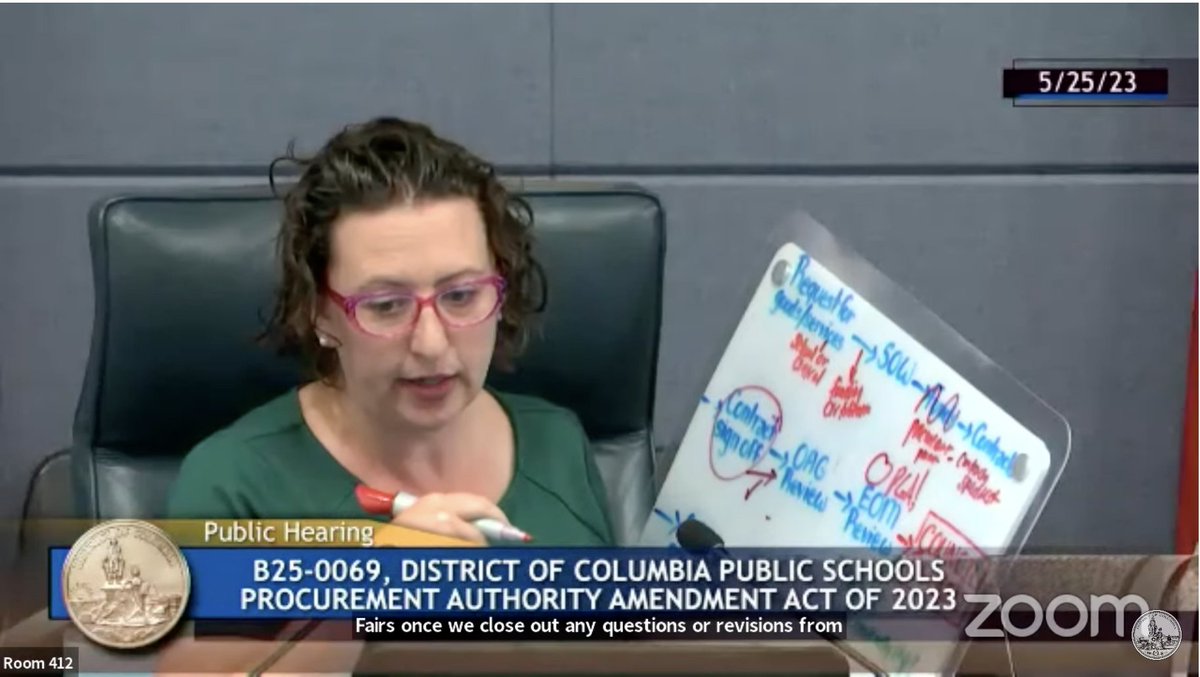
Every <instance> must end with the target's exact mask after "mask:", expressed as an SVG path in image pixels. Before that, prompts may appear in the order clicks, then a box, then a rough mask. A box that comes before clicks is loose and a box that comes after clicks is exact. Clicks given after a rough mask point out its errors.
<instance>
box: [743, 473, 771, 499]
mask: <svg viewBox="0 0 1200 677" xmlns="http://www.w3.org/2000/svg"><path fill="white" fill-rule="evenodd" d="M746 474H747V475H754V476H755V477H757V478H758V480H756V481H755V482H754V485H753V486H751V487H750V488H749V489H747V490H746V496H745V497H744V498H743V499H742V500H743V501H749V500H750V495H751V494H753V493H754V490H755V489H758V488H759V487H765V486H767V485H768V484H770V483H771V482H772V481H774V480H775V478H776V477H778V476H779V473H777V472H775V469H774V468H771V472H763V471H761V470H747V471H746Z"/></svg>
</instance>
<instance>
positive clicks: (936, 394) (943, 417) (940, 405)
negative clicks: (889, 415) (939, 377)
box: [913, 383, 960, 432]
mask: <svg viewBox="0 0 1200 677" xmlns="http://www.w3.org/2000/svg"><path fill="white" fill-rule="evenodd" d="M944 392H945V389H944V388H943V387H942V385H941V384H940V383H939V384H938V385H935V386H931V387H928V388H926V389H925V393H924V394H923V395H921V399H919V400H917V406H915V407H913V413H916V412H918V411H920V410H921V407H927V408H928V411H927V412H926V413H925V422H926V423H928V424H929V425H933V422H934V421H940V422H941V424H942V428H943V429H944V430H945V431H946V432H950V431H951V430H954V425H955V424H956V423H958V418H959V415H960V412H959V410H958V393H954V394H953V395H951V396H950V397H948V398H946V401H945V402H942V395H943V394H944Z"/></svg>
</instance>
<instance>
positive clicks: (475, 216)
mask: <svg viewBox="0 0 1200 677" xmlns="http://www.w3.org/2000/svg"><path fill="white" fill-rule="evenodd" d="M287 159H289V160H293V161H295V162H297V163H298V164H299V165H300V166H301V168H302V172H301V174H300V177H299V180H298V181H297V183H296V184H295V185H294V186H293V187H292V188H291V189H290V190H289V192H288V193H287V195H286V196H285V198H284V200H283V218H282V224H281V229H280V237H279V247H278V258H279V262H280V266H281V270H280V278H279V284H278V289H277V298H276V306H275V311H274V315H273V318H272V322H271V326H270V330H269V335H270V336H272V337H274V338H276V339H278V340H279V341H280V343H281V345H282V346H283V347H285V348H287V349H291V350H293V351H294V352H295V353H297V354H298V355H299V356H301V357H302V358H304V360H305V363H306V364H307V365H308V366H309V367H310V368H311V374H312V378H311V380H310V381H309V382H307V383H306V384H305V385H303V386H301V387H299V388H296V389H294V390H292V391H289V392H288V393H285V394H284V395H282V396H280V397H278V398H277V399H275V400H273V401H271V402H268V403H266V404H264V405H262V406H261V407H259V408H257V409H255V410H254V411H252V412H250V413H249V414H247V415H245V416H244V417H243V418H241V419H240V420H238V421H237V422H235V423H233V424H232V425H231V426H229V427H228V428H226V429H224V430H221V431H219V432H217V433H216V434H214V435H212V436H211V437H209V438H208V439H206V440H204V441H203V442H201V443H200V444H199V445H198V446H197V447H196V448H195V449H193V450H192V451H191V453H190V454H189V455H188V456H187V458H186V459H185V461H184V464H183V467H182V470H181V472H180V476H179V478H178V481H177V483H176V486H175V488H174V490H173V491H172V493H171V497H170V507H169V514H170V516H171V517H173V518H210V519H218V518H277V519H283V518H334V519H338V518H345V519H349V518H365V517H368V515H366V514H365V513H364V512H363V510H362V508H361V507H359V505H358V503H357V501H356V500H355V488H356V487H357V486H358V485H359V484H360V483H361V484H367V485H369V486H371V487H372V488H374V489H378V490H381V491H384V492H388V493H397V492H405V493H407V494H410V495H413V496H417V497H419V499H418V500H417V502H416V503H415V504H414V505H412V506H411V507H409V508H407V509H405V510H403V511H402V512H401V513H400V514H399V515H398V516H397V517H395V518H394V520H393V521H394V522H396V523H398V524H401V525H404V526H408V527H412V528H417V529H421V530H424V531H430V532H435V533H440V534H444V535H449V536H454V537H459V538H464V539H469V540H473V541H477V542H483V541H485V540H486V539H485V537H484V535H483V534H482V533H481V532H480V531H479V529H477V528H476V527H475V526H474V525H473V524H472V522H474V521H475V520H477V519H480V518H492V519H495V520H499V521H501V522H502V523H506V524H514V525H518V526H519V527H521V528H522V529H523V530H524V531H525V532H527V533H528V534H530V535H531V536H532V537H533V539H534V540H535V541H536V542H537V543H538V544H543V545H609V544H611V543H612V541H613V536H612V531H611V526H610V524H609V518H608V515H607V511H606V507H605V506H606V503H605V500H604V491H603V487H602V485H601V481H600V476H599V473H598V471H597V469H596V466H595V463H594V461H593V459H592V457H591V455H590V451H589V448H588V444H587V439H586V437H585V436H584V432H583V429H582V427H581V426H580V424H579V422H578V419H577V418H576V417H575V416H574V415H573V414H572V413H571V412H569V411H567V410H566V409H563V408H560V407H557V406H555V405H552V404H550V403H548V402H546V401H544V400H541V399H538V398H534V397H529V396H518V395H515V394H509V393H503V392H497V391H496V390H494V389H492V388H490V387H488V386H486V385H485V381H486V378H487V375H488V372H489V370H490V369H492V368H508V367H509V366H511V363H512V359H513V358H514V357H515V356H516V355H517V354H518V353H519V352H520V350H521V348H522V345H523V343H524V340H525V337H526V335H527V333H528V332H529V329H530V322H531V320H532V318H533V316H534V314H535V313H536V311H537V309H538V307H539V303H540V300H541V299H542V298H543V297H544V294H545V289H544V286H545V285H544V280H543V278H542V277H541V275H540V274H539V271H540V270H541V269H540V267H539V266H538V265H537V263H536V261H534V259H533V256H532V253H531V242H532V233H531V226H532V223H531V213H530V210H529V209H528V207H527V205H525V204H524V203H523V202H522V201H521V200H520V199H519V198H517V197H516V196H513V195H510V194H509V193H508V192H507V191H506V189H505V188H504V186H503V185H502V184H501V183H500V181H499V180H498V179H497V177H496V174H495V171H494V169H493V168H492V167H491V166H490V165H488V164H487V163H485V162H484V161H482V160H480V159H479V158H478V157H476V156H475V155H473V154H472V153H470V152H469V151H467V150H466V149H464V148H462V147H461V146H460V145H458V144H456V143H453V142H451V141H448V140H446V139H443V138H440V137H439V136H437V135H436V134H434V132H433V131H431V130H430V129H429V128H428V127H425V126H423V125H420V124H415V123H412V122H408V121H404V120H399V119H394V118H381V119H376V120H372V121H370V122H367V123H365V124H360V125H353V126H350V127H347V128H345V129H344V130H342V131H341V132H340V133H338V134H337V135H336V136H334V137H333V138H332V139H330V140H329V141H328V142H327V143H326V144H325V145H324V146H323V147H322V148H321V149H320V150H319V151H318V152H317V153H316V154H315V156H313V157H311V158H307V159H297V158H295V157H293V156H291V154H290V153H289V156H288V157H287Z"/></svg>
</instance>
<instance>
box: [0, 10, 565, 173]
mask: <svg viewBox="0 0 1200 677" xmlns="http://www.w3.org/2000/svg"><path fill="white" fill-rule="evenodd" d="M549 36H550V33H549V13H548V10H547V9H546V8H545V7H538V6H533V5H530V6H507V5H475V6H470V5H459V6H430V5H372V6H362V5H359V6H354V5H336V4H335V5H319V6H318V5H304V6H287V5H242V6H237V5H217V6H212V5H210V6H203V5H197V6H190V5H168V6H154V5H131V6H66V5H57V6H38V5H14V6H5V7H0V56H2V57H3V58H0V93H2V94H0V96H3V105H2V106H0V149H2V150H0V166H11V165H84V166H93V165H142V166H145V165H185V166H203V165H219V166H229V165H253V166H265V165H266V164H267V163H268V162H270V160H271V158H273V157H274V156H275V155H277V154H279V152H281V151H282V150H283V149H284V147H285V146H286V144H287V142H288V140H289V139H292V138H297V139H299V141H300V147H301V148H302V149H304V148H308V147H310V146H311V145H312V144H316V143H319V142H320V141H322V140H324V139H325V138H326V137H328V135H329V134H330V133H332V132H333V131H335V130H336V129H338V128H340V127H341V126H342V125H344V124H346V123H348V122H351V121H355V120H358V119H360V118H366V117H372V116H375V115H382V114H392V115H402V116H411V117H415V118H418V119H423V120H428V121H430V122H431V123H432V124H435V125H436V127H437V128H438V129H439V130H440V131H443V132H445V133H446V134H449V135H451V136H454V137H457V138H459V139H460V140H461V141H463V142H464V143H468V144H469V145H471V146H472V147H474V148H475V149H476V150H478V151H479V152H481V153H486V154H487V155H488V156H489V157H490V158H491V159H492V160H493V161H494V162H500V163H505V164H510V165H545V164H546V163H547V162H548V159H549V137H550V106H549V92H550V83H549V68H550V65H549V58H550V56H549V47H548V46H549V40H550V37H549ZM306 144H307V145H306Z"/></svg>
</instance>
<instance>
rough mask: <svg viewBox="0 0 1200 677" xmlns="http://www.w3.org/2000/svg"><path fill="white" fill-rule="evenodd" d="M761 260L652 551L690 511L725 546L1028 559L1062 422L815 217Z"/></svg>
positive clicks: (1056, 467) (795, 225)
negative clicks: (1025, 553)
mask: <svg viewBox="0 0 1200 677" xmlns="http://www.w3.org/2000/svg"><path fill="white" fill-rule="evenodd" d="M760 266H761V267H759V268H758V269H757V270H756V271H754V272H753V274H754V276H755V278H754V285H753V288H752V291H750V292H749V293H747V294H746V298H747V304H746V309H745V312H744V313H743V315H742V316H741V318H740V321H739V322H738V323H737V325H736V327H735V328H734V330H733V331H732V332H730V334H731V339H730V340H729V342H728V344H727V345H726V346H725V349H724V351H723V353H722V354H721V356H720V358H719V360H718V361H717V364H716V367H715V370H713V371H712V376H711V379H710V380H709V382H708V385H707V387H706V388H705V390H704V392H703V393H702V394H701V395H700V397H699V398H698V400H699V401H698V403H697V407H696V410H695V414H694V416H693V417H692V420H691V423H690V425H689V426H688V428H687V431H686V433H685V435H684V437H683V439H682V443H681V445H680V448H679V449H678V451H677V453H676V456H675V458H674V461H673V463H672V466H671V468H670V471H669V473H668V475H667V478H666V481H665V483H664V486H663V488H662V490H661V492H660V494H659V497H658V499H657V501H656V506H655V509H654V511H653V513H652V514H651V516H650V519H649V520H648V522H647V524H646V528H645V531H644V532H643V536H642V544H643V545H650V546H658V545H667V544H671V543H673V542H674V529H675V528H677V527H678V525H679V524H680V523H681V522H682V521H683V520H685V519H687V518H688V517H689V516H693V517H695V518H697V519H699V520H701V521H703V522H704V523H706V524H707V525H709V526H710V527H712V528H713V529H714V530H715V531H716V532H717V533H719V534H721V536H722V537H723V538H724V539H725V545H726V546H728V547H774V546H778V547H802V548H821V547H828V548H836V549H840V550H843V551H846V550H855V549H862V551H863V552H864V553H866V554H867V555H871V556H880V557H889V558H894V557H898V556H902V555H906V554H913V555H925V556H933V557H946V558H985V557H988V556H991V555H1012V554H1017V553H1018V552H1019V550H1020V548H1021V547H1022V546H1023V544H1024V542H1025V540H1026V538H1028V535H1029V531H1030V530H1031V528H1032V527H1033V524H1034V523H1035V522H1036V520H1037V517H1038V515H1039V514H1040V512H1041V509H1042V508H1043V507H1044V505H1045V503H1046V500H1047V499H1048V498H1049V495H1050V493H1051V491H1052V489H1053V486H1054V484H1055V483H1056V482H1057V479H1058V477H1059V475H1060V474H1061V472H1062V469H1063V467H1064V466H1065V463H1066V460H1067V456H1068V454H1069V449H1070V429H1069V426H1068V425H1067V423H1066V421H1065V420H1064V419H1063V418H1062V416H1060V415H1059V414H1058V413H1056V412H1055V411H1053V410H1052V409H1050V408H1049V407H1048V406H1046V405H1045V404H1044V403H1043V402H1042V401H1041V400H1040V399H1038V398H1037V397H1036V396H1035V395H1033V394H1032V393H1031V392H1030V391H1028V390H1027V389H1025V388H1024V387H1023V386H1021V385H1020V384H1019V383H1017V382H1016V380H1015V379H1013V378H1012V377H1011V376H1010V375H1009V374H1008V373H1007V372H1005V371H1004V370H1002V369H1000V368H999V367H998V366H997V365H996V364H995V363H994V362H992V361H991V360H989V359H988V358H987V357H986V356H984V355H983V354H982V353H981V352H980V351H979V350H978V349H976V348H975V347H974V346H972V345H971V344H970V343H968V342H967V341H966V340H964V339H963V338H962V337H961V336H960V335H959V334H957V333H956V332H955V331H954V330H953V329H951V328H950V327H949V326H948V325H946V324H945V323H944V322H943V321H942V320H940V319H939V318H938V317H937V316H936V315H934V314H933V313H932V312H930V311H929V310H928V309H927V308H925V307H924V306H922V305H921V304H920V303H919V302H917V301H916V300H915V299H913V298H912V297H911V296H909V295H908V294H907V293H906V292H904V290H902V289H900V288H899V287H898V286H896V285H895V284H894V283H892V282H890V281H889V280H887V279H886V278H885V277H884V276H883V275H882V274H880V273H879V272H878V271H876V270H875V269H874V268H873V267H872V266H870V264H868V263H867V262H865V261H864V260H863V259H862V258H861V257H859V256H857V255H856V254H854V253H853V252H851V251H849V250H848V249H846V248H845V247H844V246H842V245H840V244H839V243H837V242H836V241H835V240H834V239H833V237H832V236H831V235H830V234H829V232H828V231H827V230H826V229H825V228H824V227H822V226H821V225H820V224H818V223H816V222H815V221H813V220H812V219H811V218H810V217H808V216H807V215H804V214H799V215H797V216H795V217H794V218H793V219H792V220H791V221H790V222H789V223H787V224H785V226H784V227H783V228H782V229H781V230H780V231H779V232H778V233H776V237H775V238H774V242H773V243H771V246H770V251H764V255H763V256H762V258H761V261H760ZM864 632H866V634H868V635H870V636H873V637H876V638H877V637H878V636H879V635H880V632H878V629H877V628H875V629H866V630H864ZM878 644H880V642H875V645H878ZM874 648H875V652H874V653H875V654H876V655H868V656H866V658H869V659H871V660H870V662H871V663H872V664H874V665H875V666H877V667H882V668H883V669H884V671H888V672H892V671H897V670H898V671H905V670H903V669H901V668H904V667H905V666H903V665H895V664H893V665H890V666H889V665H888V661H889V656H891V655H892V654H894V653H895V652H894V651H892V650H891V649H889V648H888V647H882V646H875V647H874ZM927 650H928V649H927V648H926V649H925V651H927ZM868 653H870V652H868ZM950 653H953V652H950ZM860 657H861V656H860ZM944 658H945V660H944V661H941V662H938V663H937V664H938V665H939V666H942V667H946V666H948V664H949V663H948V662H949V661H951V660H954V657H953V656H951V655H947V656H945V657H944ZM894 662H895V661H893V663H894Z"/></svg>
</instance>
